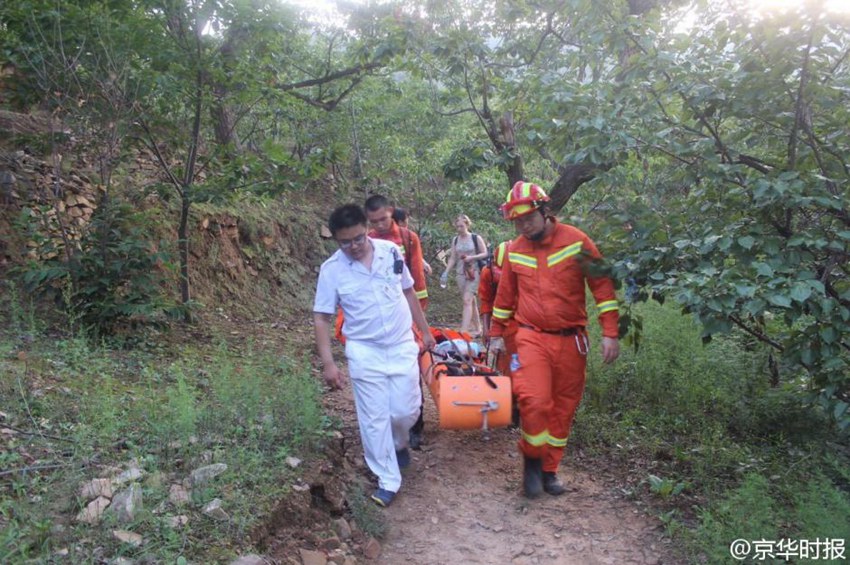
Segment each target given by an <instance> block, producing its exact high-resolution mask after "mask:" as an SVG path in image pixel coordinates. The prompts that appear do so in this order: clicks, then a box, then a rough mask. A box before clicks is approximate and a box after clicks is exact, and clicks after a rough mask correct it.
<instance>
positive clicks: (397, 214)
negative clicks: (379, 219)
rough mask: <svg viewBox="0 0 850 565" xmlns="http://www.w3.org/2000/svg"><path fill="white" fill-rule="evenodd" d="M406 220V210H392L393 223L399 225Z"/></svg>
mask: <svg viewBox="0 0 850 565" xmlns="http://www.w3.org/2000/svg"><path fill="white" fill-rule="evenodd" d="M406 219H407V210H405V209H404V208H395V209H394V210H393V220H394V221H395V223H397V224H400V223H402V222H403V221H405V220H406Z"/></svg>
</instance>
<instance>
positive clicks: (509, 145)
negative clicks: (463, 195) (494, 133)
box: [496, 112, 525, 189]
mask: <svg viewBox="0 0 850 565" xmlns="http://www.w3.org/2000/svg"><path fill="white" fill-rule="evenodd" d="M499 133H500V135H499V136H498V138H497V139H498V142H497V143H496V150H497V151H499V152H501V153H510V154H511V155H513V158H512V159H511V160H510V161H509V162H508V164H507V165H505V174H506V175H508V189H510V188H511V187H513V185H514V184H516V183H517V182H519V181H522V180H525V179H524V178H523V177H524V176H525V172H524V170H523V161H522V155H521V154H520V152H519V149H517V146H516V132H515V130H514V116H513V113H512V112H505V113H504V114H502V117H501V118H499Z"/></svg>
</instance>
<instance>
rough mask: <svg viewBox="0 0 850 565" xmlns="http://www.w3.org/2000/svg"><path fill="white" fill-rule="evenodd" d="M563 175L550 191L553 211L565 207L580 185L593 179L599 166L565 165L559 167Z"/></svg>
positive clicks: (550, 205)
mask: <svg viewBox="0 0 850 565" xmlns="http://www.w3.org/2000/svg"><path fill="white" fill-rule="evenodd" d="M559 170H560V172H561V176H559V177H558V180H557V181H555V184H554V185H553V186H552V189H551V190H550V191H549V198H551V201H550V202H549V208H550V209H551V210H552V211H553V212H557V211H559V210H560V209H561V208H563V207H564V206H565V205H566V204H567V202H569V200H570V198H572V197H573V194H575V193H576V192H577V191H578V189H579V187H580V186H581V185H583V184H584V183H586V182H587V181H589V180H593V177H594V176H595V175H596V171H597V170H598V168H597V167H594V166H593V165H583V164H578V165H565V166H561V167H559Z"/></svg>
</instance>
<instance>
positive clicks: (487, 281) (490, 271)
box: [478, 263, 517, 376]
mask: <svg viewBox="0 0 850 565" xmlns="http://www.w3.org/2000/svg"><path fill="white" fill-rule="evenodd" d="M501 276H502V269H501V268H499V267H497V266H496V264H495V263H493V264H490V265H487V266H486V267H484V268H483V269H481V280H480V281H479V283H478V301H479V302H480V304H479V309H480V311H481V314H482V315H484V314H490V315H491V320H490V327H491V329H492V327H493V320H492V314H493V302H494V301H495V300H496V289H497V288H498V286H499V279H501ZM516 330H517V325H516V320H513V319H511V320H508V323H507V326H506V327H505V329H504V333H502V337H503V338H504V340H505V351H503V352H502V354H501V355H500V356H499V358H498V360H497V361H496V367H494V368H495V369H496V370H498V371H499V372H500V373H501V374H503V375H508V376H510V374H511V355H513V354H514V353H516V340H515V337H516Z"/></svg>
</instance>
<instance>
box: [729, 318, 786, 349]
mask: <svg viewBox="0 0 850 565" xmlns="http://www.w3.org/2000/svg"><path fill="white" fill-rule="evenodd" d="M729 320H731V321H732V323H733V324H735V325H736V326H738V327H739V328H741V329H742V330H744V331H745V332H747V333H748V334H750V335H751V336H753V337H754V338H756V339H757V340H759V341H761V342H762V343H766V344H768V345H769V346H771V347H773V348H774V349H776V350H777V351H785V348H784V347H782V344H780V343H778V342H776V341H774V340H772V339H770V338H769V337H767V336H766V335H764V334H763V333H762V332H760V331H757V330H754V329H752V328H751V327H749V326H748V325H747V324H745V323H744V322H743V321H742V320H741V319H740V318H739V317H738V316H736V315H734V314H732V315H731V316H729Z"/></svg>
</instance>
